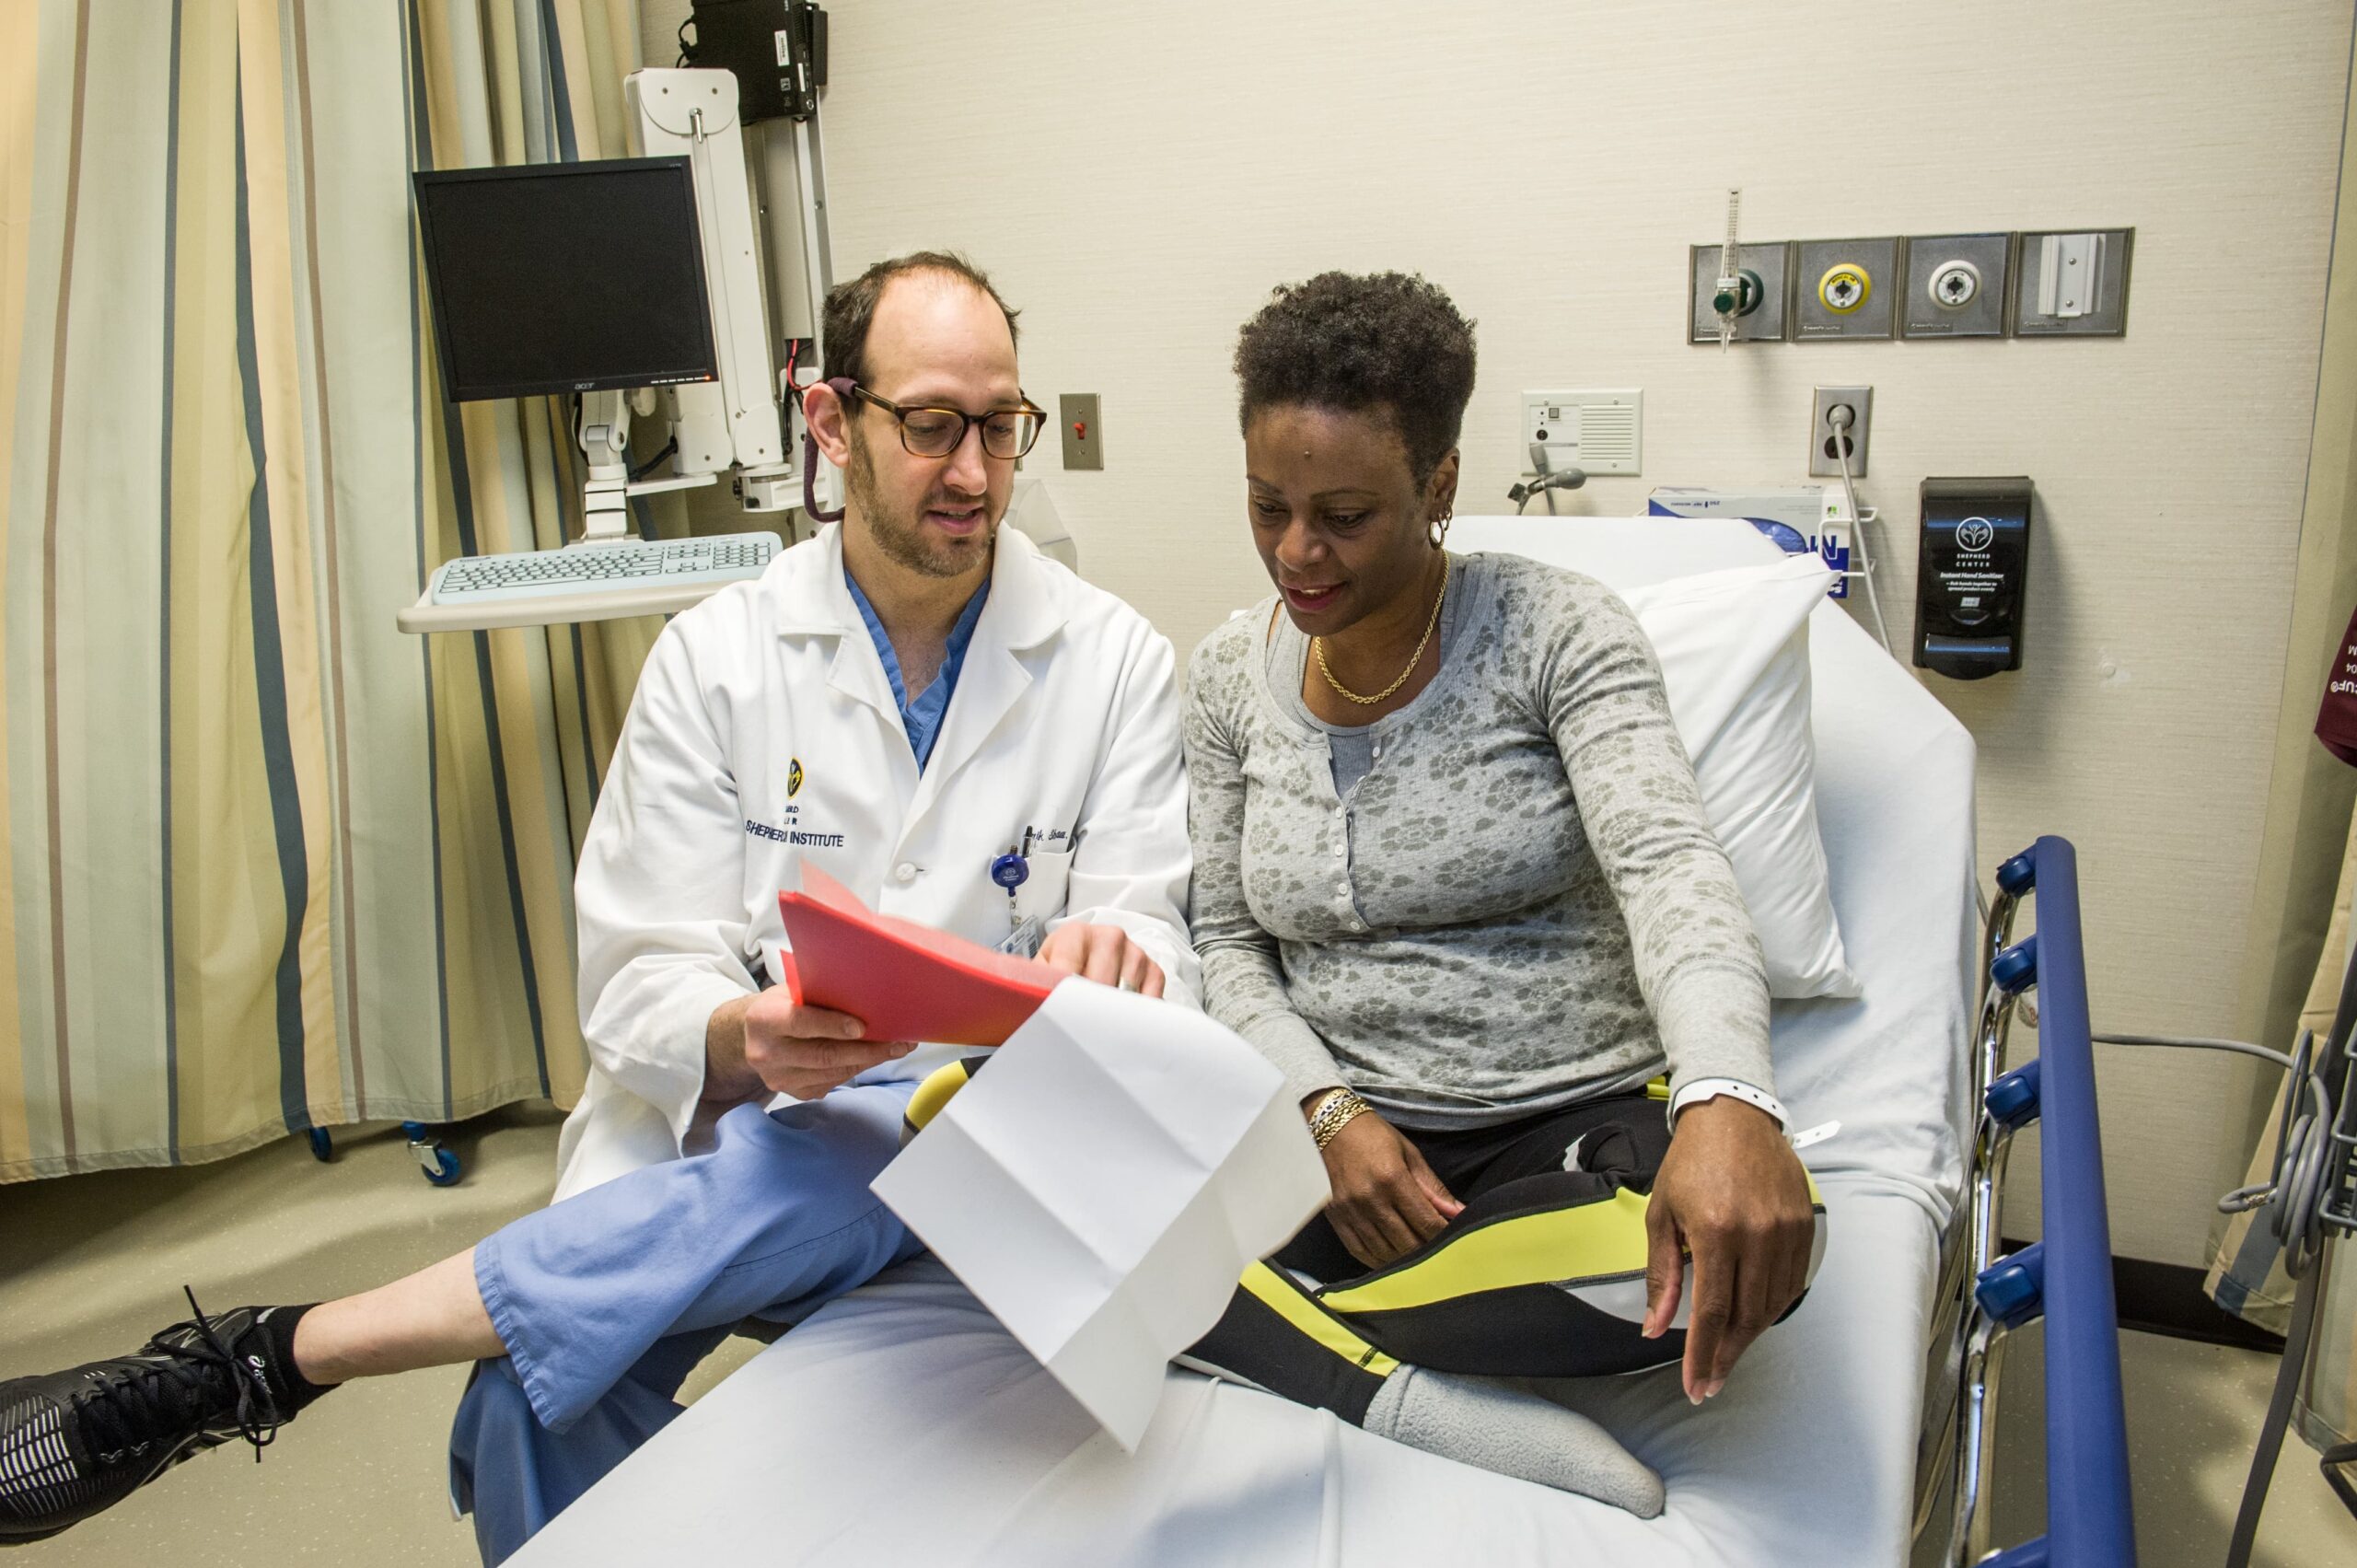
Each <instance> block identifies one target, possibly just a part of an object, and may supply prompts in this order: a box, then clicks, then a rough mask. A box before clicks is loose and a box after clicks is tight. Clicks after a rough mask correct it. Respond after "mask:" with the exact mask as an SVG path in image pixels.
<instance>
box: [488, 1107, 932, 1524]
mask: <svg viewBox="0 0 2357 1568" xmlns="http://www.w3.org/2000/svg"><path fill="white" fill-rule="evenodd" d="M915 1087H916V1086H915V1085H913V1084H905V1083H901V1084H874V1085H854V1086H851V1087H848V1088H842V1089H837V1090H836V1091H835V1092H834V1093H832V1094H830V1095H828V1096H826V1097H825V1098H822V1099H816V1100H808V1101H805V1102H803V1103H801V1104H798V1105H790V1106H787V1107H784V1109H779V1110H775V1111H771V1112H767V1113H764V1112H763V1111H762V1110H761V1108H760V1107H759V1106H753V1105H745V1106H739V1107H737V1109H734V1110H732V1111H730V1112H728V1114H727V1115H726V1116H724V1117H722V1118H721V1119H720V1122H719V1126H718V1139H719V1141H718V1144H717V1146H715V1147H714V1149H713V1150H712V1152H710V1153H709V1154H702V1155H695V1156H690V1157H687V1158H684V1159H679V1160H673V1161H670V1162H668V1163H666V1164H663V1165H656V1166H649V1167H646V1168H644V1169H643V1170H636V1171H633V1172H631V1173H630V1174H629V1175H627V1176H623V1177H619V1178H617V1179H614V1180H612V1181H609V1182H607V1183H606V1184H604V1185H603V1186H600V1187H594V1188H592V1189H590V1190H589V1191H586V1192H584V1193H582V1194H580V1195H579V1196H578V1197H575V1198H569V1199H567V1200H566V1201H565V1202H562V1203H556V1204H552V1206H550V1207H548V1208H545V1209H542V1210H540V1212H539V1213H537V1214H528V1215H526V1216H525V1217H524V1218H522V1219H520V1220H517V1222H516V1223H515V1224H513V1225H507V1226H505V1227H504V1228H502V1229H501V1230H499V1231H497V1232H494V1233H493V1235H492V1236H491V1237H488V1238H487V1239H485V1240H484V1241H483V1242H482V1243H481V1244H480V1245H478V1246H477V1247H476V1249H475V1283H477V1284H478V1285H479V1286H481V1288H482V1299H483V1306H484V1307H486V1308H487V1309H488V1310H489V1311H490V1313H491V1321H492V1326H493V1328H495V1329H497V1330H499V1337H500V1340H501V1342H503V1343H505V1345H506V1346H507V1354H505V1355H504V1356H502V1357H500V1358H499V1359H498V1360H496V1361H485V1362H482V1363H479V1364H478V1365H477V1366H476V1368H475V1375H474V1378H473V1380H472V1381H471V1382H470V1383H469V1384H468V1386H467V1391H466V1395H465V1397H464V1398H463V1399H461V1400H459V1416H458V1421H457V1423H456V1425H455V1426H454V1428H453V1429H452V1432H451V1434H450V1480H451V1488H452V1495H453V1497H454V1498H455V1499H456V1500H457V1501H458V1503H459V1506H460V1507H462V1508H465V1509H468V1510H470V1511H471V1512H472V1513H473V1515H474V1520H475V1543H476V1546H477V1547H478V1548H479V1549H480V1551H482V1560H483V1562H485V1563H486V1564H495V1563H498V1562H504V1561H505V1560H506V1559H507V1557H508V1556H510V1555H511V1554H512V1553H514V1552H515V1551H517V1549H518V1548H519V1547H521V1546H522V1545H523V1544H524V1542H525V1541H526V1540H527V1539H529V1538H530V1537H531V1535H532V1533H533V1532H534V1531H536V1530H538V1529H539V1528H540V1527H541V1526H542V1525H545V1524H547V1523H548V1522H549V1520H551V1519H552V1518H554V1517H555V1516H557V1515H558V1514H560V1513H562V1512H563V1510H564V1508H565V1505H566V1504H570V1503H571V1502H572V1501H573V1500H574V1499H575V1498H576V1497H578V1496H580V1495H581V1494H582V1493H585V1492H586V1491H588V1490H589V1488H590V1487H591V1486H593V1485H595V1484H596V1483H597V1482H598V1480H599V1479H600V1478H601V1477H603V1476H604V1475H605V1474H606V1472H607V1471H608V1470H610V1469H613V1468H614V1466H616V1465H618V1464H620V1463H621V1461H622V1459H623V1458H626V1457H628V1456H629V1454H630V1453H631V1451H632V1450H633V1449H634V1448H636V1447H637V1446H639V1445H640V1444H642V1443H644V1442H645V1441H646V1440H647V1439H648V1438H649V1437H651V1436H653V1435H654V1434H656V1433H657V1432H660V1431H661V1430H662V1429H663V1428H664V1427H665V1426H666V1425H668V1423H670V1421H671V1419H672V1418H673V1417H674V1416H676V1415H678V1414H679V1410H680V1407H679V1404H678V1403H676V1402H675V1401H674V1400H673V1399H672V1396H673V1395H674V1394H676V1393H677V1392H678V1391H679V1384H680V1383H681V1382H682V1381H683V1380H684V1379H685V1378H686V1377H687V1375H688V1373H689V1372H690V1371H691V1370H692V1369H693V1368H694V1366H695V1365H696V1363H697V1362H699V1361H701V1360H702V1359H703V1357H704V1356H705V1354H706V1353H709V1352H710V1351H711V1350H712V1349H713V1347H714V1346H715V1345H717V1344H719V1343H720V1342H721V1341H722V1340H723V1339H725V1338H726V1337H727V1335H728V1331H729V1330H730V1329H731V1328H732V1327H733V1326H734V1325H735V1324H737V1322H739V1321H741V1320H742V1319H744V1318H748V1317H759V1318H772V1319H775V1320H778V1321H781V1322H792V1321H795V1320H796V1319H798V1318H803V1317H805V1316H807V1315H808V1314H809V1313H811V1312H815V1311H816V1310H818V1309H819V1307H823V1306H825V1305H826V1304H827V1303H828V1302H830V1301H832V1300H833V1299H834V1298H835V1297H837V1296H839V1295H842V1294H844V1293H845V1292H846V1291H850V1290H853V1289H855V1288H856V1287H858V1286H859V1285H861V1284H864V1283H866V1282H867V1281H868V1280H869V1279H872V1278H873V1277H874V1276H875V1275H876V1274H877V1272H880V1271H882V1270H883V1269H885V1268H887V1267H888V1266H889V1265H891V1264H893V1263H897V1262H899V1261H900V1260H902V1259H905V1258H911V1257H913V1256H915V1255H916V1254H917V1253H918V1252H920V1251H922V1250H923V1244H922V1243H920V1242H919V1241H917V1239H916V1238H915V1237H912V1236H911V1235H910V1234H909V1232H908V1230H907V1229H906V1227H904V1226H903V1225H901V1224H900V1221H899V1220H898V1219H896V1218H895V1217H893V1215H892V1213H891V1211H890V1210H888V1209H887V1208H885V1207H884V1205H883V1203H882V1202H880V1201H879V1200H878V1199H877V1197H876V1195H875V1194H874V1193H872V1192H870V1191H868V1190H867V1184H868V1183H869V1182H870V1181H872V1180H874V1179H875V1178H876V1175H877V1172H879V1171H881V1170H882V1169H883V1168H884V1167H885V1165H886V1164H887V1163H888V1162H889V1161H890V1159H891V1158H892V1156H893V1155H894V1154H895V1153H897V1152H898V1151H899V1149H900V1120H901V1116H902V1114H903V1112H904V1111H905V1109H906V1108H907V1106H908V1101H909V1096H910V1095H911V1093H912V1092H914V1090H915Z"/></svg>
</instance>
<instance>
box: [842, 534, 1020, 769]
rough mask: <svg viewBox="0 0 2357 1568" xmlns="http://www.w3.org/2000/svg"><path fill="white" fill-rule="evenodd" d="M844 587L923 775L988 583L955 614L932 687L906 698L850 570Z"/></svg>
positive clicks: (880, 627)
mask: <svg viewBox="0 0 2357 1568" xmlns="http://www.w3.org/2000/svg"><path fill="white" fill-rule="evenodd" d="M843 586H844V587H847V588H849V589H851V601H852V603H853V604H855V605H857V606H859V618H860V619H861V620H862V621H866V622H867V635H868V637H869V638H870V639H871V640H872V641H873V642H874V643H875V644H876V656H877V658H880V659H882V660H883V661H884V675H885V679H888V680H890V681H891V683H892V701H893V702H894V703H898V704H900V727H901V728H902V729H905V730H907V731H908V732H909V749H911V750H912V751H914V752H915V753H916V754H917V772H920V773H922V772H924V765H925V761H926V760H927V759H929V758H930V757H932V755H933V743H934V742H935V740H936V739H938V738H940V736H941V720H942V716H943V715H944V714H946V713H948V712H949V699H950V697H951V696H952V695H954V694H955V693H956V691H957V690H958V670H960V669H961V668H964V667H965V663H966V646H967V645H968V644H970V643H971V642H972V641H973V640H974V623H975V622H976V621H980V620H981V618H982V601H983V600H984V599H987V598H990V595H991V584H990V579H989V578H987V577H985V578H983V579H982V586H981V587H979V588H976V589H975V590H974V597H973V598H970V599H968V600H967V601H966V608H965V609H963V610H959V611H958V623H957V624H956V625H955V626H952V627H951V628H950V629H949V643H948V645H947V646H946V647H945V648H944V649H943V650H942V657H941V672H940V673H939V674H937V675H935V677H934V678H933V684H932V685H930V686H928V687H926V688H925V689H924V690H923V691H920V692H918V693H917V694H916V698H915V700H914V701H911V700H910V697H909V692H908V688H907V687H906V686H905V685H903V684H902V683H901V680H900V655H898V654H896V653H894V652H893V651H892V639H891V638H890V637H888V636H887V635H885V633H884V622H882V621H878V620H877V618H876V607H875V606H874V605H872V604H870V603H868V602H867V596H866V595H865V594H864V593H862V592H860V591H859V585H858V584H857V583H856V582H854V581H853V580H852V575H851V568H850V567H848V566H846V567H844V568H843Z"/></svg>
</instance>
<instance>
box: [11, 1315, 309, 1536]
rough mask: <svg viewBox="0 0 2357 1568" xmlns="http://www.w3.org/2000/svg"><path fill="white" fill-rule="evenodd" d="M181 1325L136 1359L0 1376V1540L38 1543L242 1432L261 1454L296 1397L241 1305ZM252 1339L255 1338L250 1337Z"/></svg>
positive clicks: (291, 1410)
mask: <svg viewBox="0 0 2357 1568" xmlns="http://www.w3.org/2000/svg"><path fill="white" fill-rule="evenodd" d="M188 1305H189V1309H190V1310H191V1311H192V1312H194V1313H195V1314H196V1317H195V1318H194V1320H192V1321H191V1322H186V1323H176V1324H174V1325H173V1326H172V1327H170V1328H168V1329H167V1330H164V1331H163V1332H162V1333H160V1334H157V1336H156V1337H155V1338H154V1339H152V1340H149V1341H148V1342H147V1344H146V1347H145V1349H143V1350H142V1351H140V1352H139V1353H138V1354H136V1355H127V1356H121V1357H118V1358H116V1359H114V1360H110V1361H93V1362H90V1363H88V1364H87V1365H82V1366H76V1367H75V1368H73V1369H72V1370H71V1371H67V1372H52V1373H51V1374H49V1375H48V1376H41V1377H13V1378H10V1379H8V1380H7V1381H6V1382H0V1546H14V1545H17V1544H19V1543H21V1542H24V1541H32V1540H41V1539H44V1538H46V1537H49V1536H53V1535H55V1534H57V1533H58V1532H59V1531H60V1530H63V1529H65V1528H67V1527H71V1526H74V1525H77V1524H80V1523H81V1522H82V1521H83V1520H84V1519H87V1518H88V1517H89V1516H91V1515H93V1514H96V1513H99V1512H101V1511H102V1510H104V1509H108V1508H111V1507H113V1506H114V1505H115V1504H117V1503H120V1502H122V1500H123V1499H124V1498H126V1497H128V1496H130V1495H131V1494H132V1493H134V1492H136V1491H138V1490H139V1489H140V1488H141V1487H143V1486H145V1485H146V1484H147V1483H148V1482H149V1481H153V1480H155V1479H156V1478H157V1476H159V1475H161V1474H163V1473H164V1472H165V1471H166V1470H168V1469H171V1467H172V1466H174V1465H176V1464H179V1463H180V1461H181V1460H182V1459H185V1458H189V1457H190V1456H191V1455H192V1454H194V1453H196V1452H198V1451H199V1450H200V1449H204V1448H211V1447H215V1446H219V1445H220V1444H223V1443H226V1442H228V1441H229V1440H230V1439H231V1438H233V1437H242V1438H244V1439H245V1440H246V1441H247V1442H249V1443H250V1444H252V1445H253V1446H254V1458H256V1459H260V1458H261V1449H262V1447H263V1446H264V1445H266V1444H268V1443H269V1442H270V1441H271V1438H272V1436H273V1434H275V1433H276V1432H277V1430H278V1428H279V1427H281V1426H283V1425H284V1424H285V1423H287V1422H289V1421H292V1420H293V1419H294V1416H295V1407H296V1404H297V1403H298V1401H297V1400H295V1399H293V1398H290V1397H288V1391H287V1390H286V1389H284V1388H282V1387H279V1386H278V1381H279V1380H278V1379H277V1378H275V1377H273V1376H272V1375H271V1373H270V1371H269V1369H268V1367H267V1365H266V1362H265V1358H264V1357H263V1356H262V1355H261V1354H259V1353H257V1351H258V1348H259V1340H260V1336H258V1335H253V1330H254V1326H255V1324H256V1323H258V1322H260V1321H261V1318H264V1317H265V1316H267V1315H268V1314H269V1313H270V1312H271V1311H272V1310H273V1309H272V1308H270V1307H238V1309H237V1310H236V1311H234V1312H227V1313H224V1314H222V1315H221V1316H220V1317H218V1318H207V1317H206V1316H205V1315H204V1313H203V1310H202V1309H201V1308H199V1307H197V1305H196V1297H195V1296H194V1295H190V1296H189V1298H188ZM249 1336H253V1337H252V1338H251V1339H250V1338H249Z"/></svg>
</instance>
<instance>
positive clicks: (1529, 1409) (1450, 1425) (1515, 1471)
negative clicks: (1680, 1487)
mask: <svg viewBox="0 0 2357 1568" xmlns="http://www.w3.org/2000/svg"><path fill="white" fill-rule="evenodd" d="M1361 1424H1362V1425H1364V1427H1365V1429H1366V1430H1367V1431H1369V1432H1372V1433H1374V1434H1376V1435H1377V1436H1379V1437H1388V1438H1390V1439H1391V1440H1392V1441H1393V1442H1395V1443H1404V1444H1406V1445H1407V1446H1409V1447H1411V1448H1422V1450H1423V1451H1424V1452H1425V1453H1427V1454H1438V1455H1439V1456H1441V1457H1442V1458H1448V1459H1455V1460H1457V1462H1458V1463H1460V1464H1467V1465H1475V1466H1478V1467H1480V1469H1485V1470H1493V1471H1495V1472H1497V1473H1498V1474H1500V1475H1510V1476H1514V1477H1515V1478H1517V1479H1518V1480H1522V1481H1537V1482H1538V1484H1539V1485H1541V1486H1551V1487H1554V1488H1555V1489H1556V1490H1557V1491H1559V1492H1576V1493H1579V1494H1580V1495H1581V1496H1583V1497H1593V1498H1595V1499H1596V1501H1598V1502H1600V1503H1609V1504H1613V1505H1614V1506H1615V1507H1618V1508H1626V1509H1627V1510H1628V1511H1629V1512H1630V1513H1631V1514H1634V1515H1635V1516H1637V1517H1639V1518H1640V1519H1650V1518H1652V1517H1653V1516H1655V1515H1656V1514H1659V1513H1660V1512H1661V1510H1662V1504H1663V1502H1664V1493H1663V1491H1662V1484H1661V1477H1659V1476H1657V1475H1655V1473H1654V1472H1653V1471H1652V1470H1651V1469H1648V1468H1646V1466H1645V1465H1643V1463H1641V1462H1640V1461H1639V1460H1638V1459H1637V1458H1636V1457H1635V1456H1634V1455H1632V1454H1631V1453H1630V1452H1629V1450H1628V1449H1626V1448H1623V1447H1622V1446H1620V1440H1619V1439H1618V1438H1616V1437H1614V1436H1613V1435H1612V1434H1610V1433H1609V1432H1607V1431H1605V1430H1604V1428H1602V1427H1601V1426H1598V1425H1597V1424H1596V1423H1594V1422H1593V1421H1590V1420H1589V1419H1588V1418H1587V1417H1585V1416H1584V1415H1581V1414H1579V1413H1578V1412H1577V1411H1567V1410H1565V1409H1563V1408H1562V1406H1561V1405H1557V1404H1552V1403H1550V1402H1549V1401H1548V1400H1542V1399H1540V1398H1539V1397H1538V1395H1536V1394H1531V1393H1526V1392H1525V1391H1523V1390H1522V1389H1520V1388H1514V1387H1512V1386H1511V1385H1509V1384H1506V1383H1503V1382H1500V1381H1497V1380H1496V1379H1493V1378H1489V1377H1466V1376H1457V1375H1456V1374H1453V1373H1447V1372H1433V1371H1429V1370H1427V1369H1426V1368H1424V1367H1421V1366H1402V1367H1400V1368H1399V1371H1397V1372H1395V1373H1393V1374H1392V1375H1391V1376H1388V1377H1387V1378H1385V1379H1384V1382H1383V1387H1382V1388H1379V1389H1377V1390H1376V1396H1375V1402H1374V1403H1373V1404H1371V1405H1369V1406H1368V1407H1367V1412H1366V1420H1365V1421H1364V1423H1361Z"/></svg>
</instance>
